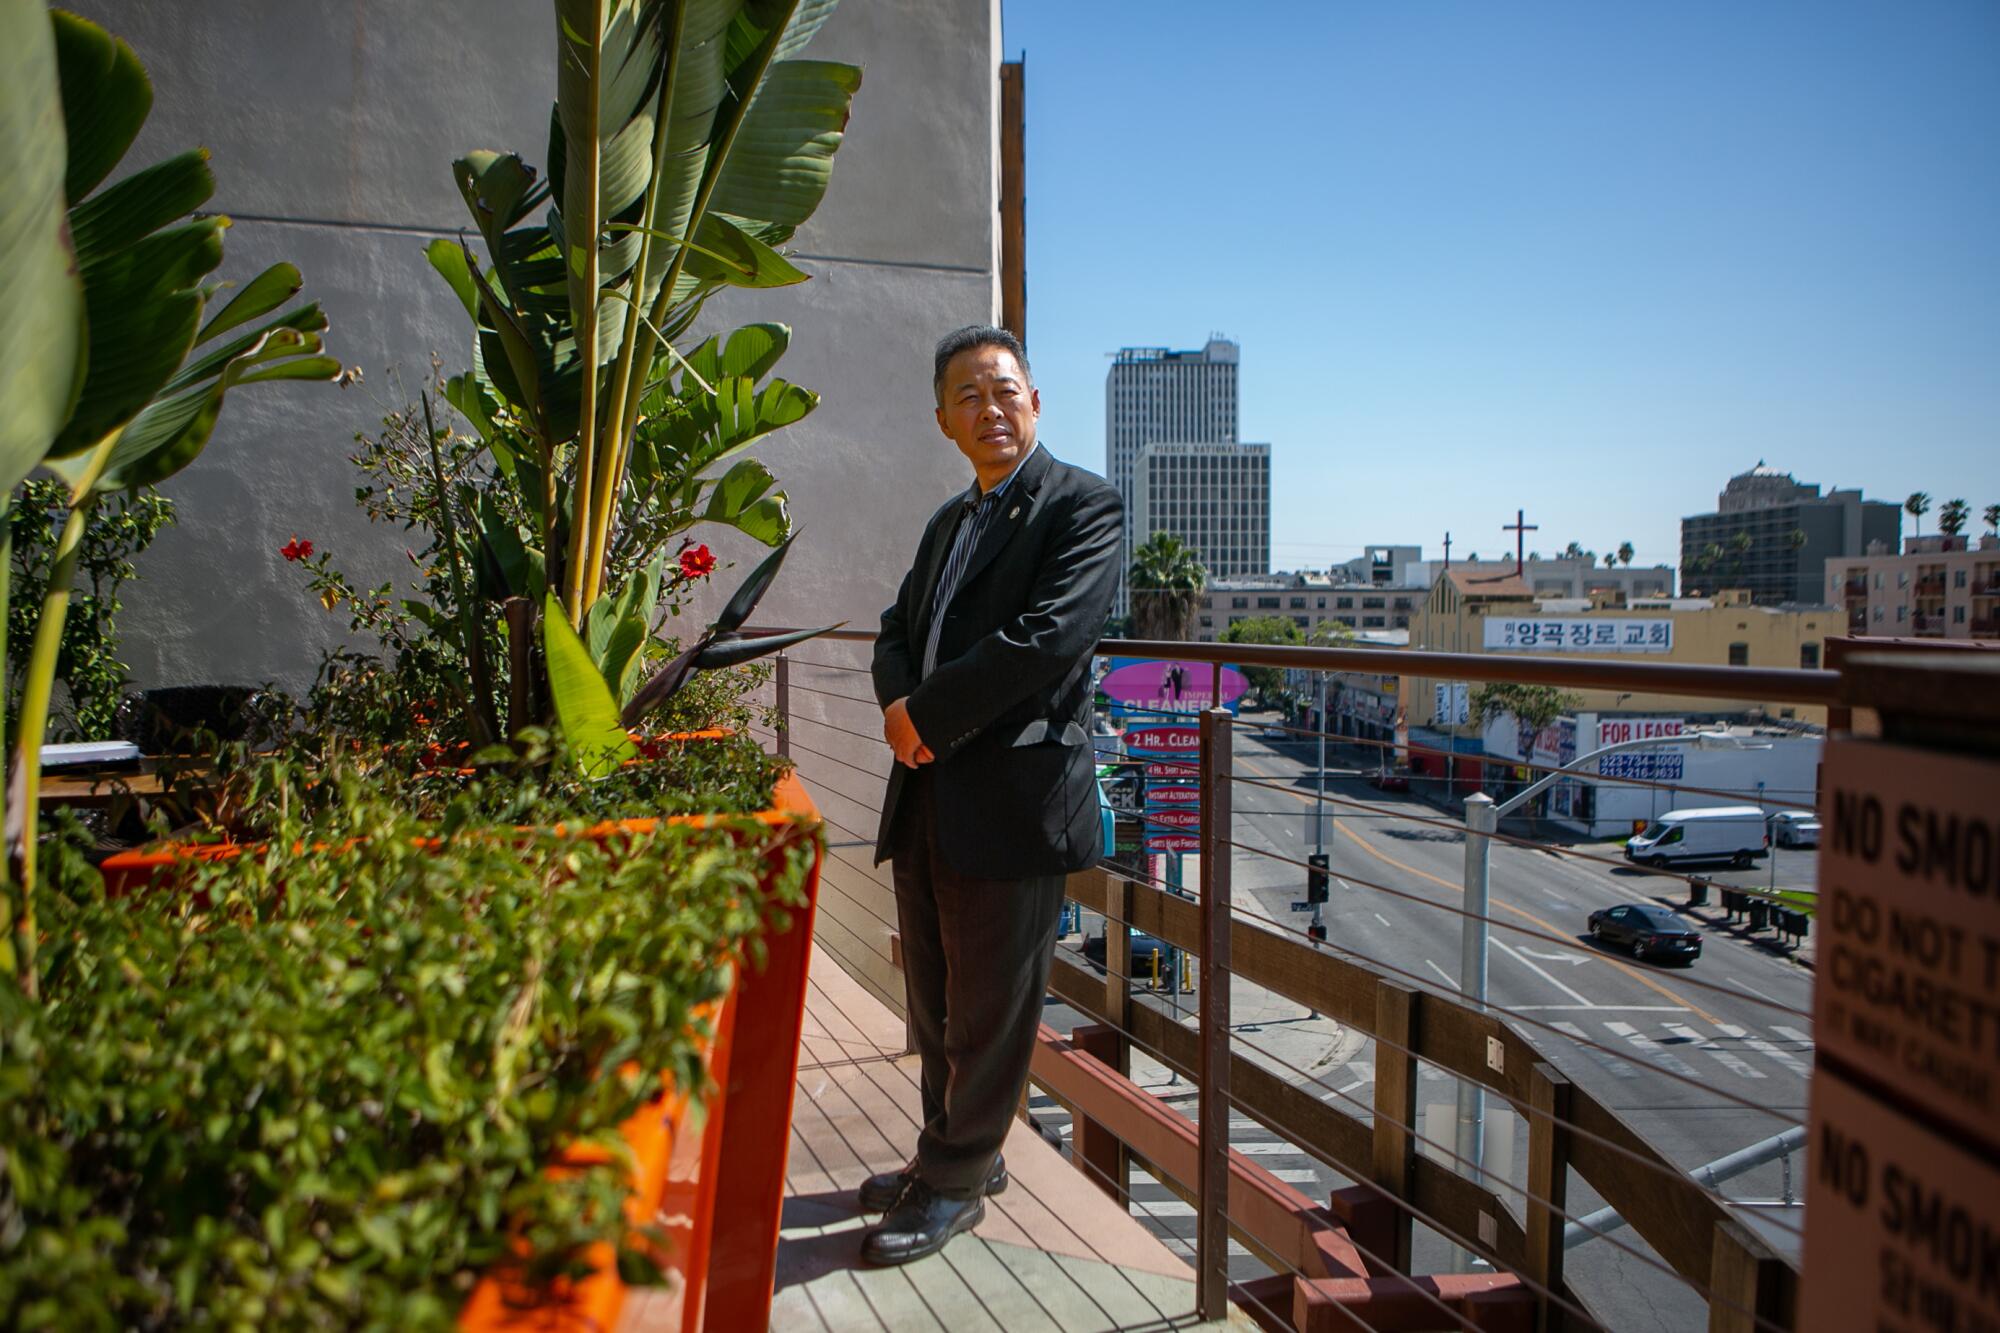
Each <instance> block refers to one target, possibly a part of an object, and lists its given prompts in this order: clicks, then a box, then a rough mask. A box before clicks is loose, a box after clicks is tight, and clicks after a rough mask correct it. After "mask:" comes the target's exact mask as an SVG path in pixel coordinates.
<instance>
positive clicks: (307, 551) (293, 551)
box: [278, 532, 313, 560]
mask: <svg viewBox="0 0 2000 1333" xmlns="http://www.w3.org/2000/svg"><path fill="white" fill-rule="evenodd" d="M312 553H313V544H312V543H311V542H302V541H300V540H299V535H298V534H297V533H296V532H295V533H293V534H292V539H291V540H290V541H288V542H286V543H285V544H284V545H283V546H280V547H279V548H278V554H279V555H281V556H283V557H285V559H287V560H303V559H305V558H306V557H307V556H309V555H311V554H312Z"/></svg>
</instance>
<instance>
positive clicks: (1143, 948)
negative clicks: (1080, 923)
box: [1083, 930, 1167, 981]
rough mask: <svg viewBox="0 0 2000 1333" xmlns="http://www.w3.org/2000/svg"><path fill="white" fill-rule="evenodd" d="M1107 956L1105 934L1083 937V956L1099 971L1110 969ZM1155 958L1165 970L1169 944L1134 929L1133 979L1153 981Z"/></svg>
mask: <svg viewBox="0 0 2000 1333" xmlns="http://www.w3.org/2000/svg"><path fill="white" fill-rule="evenodd" d="M1106 956H1107V950H1106V946H1105V943H1104V936H1103V935H1101V934H1100V935H1086V936H1084V937H1083V958H1084V961H1085V962H1087V963H1089V964H1090V965H1091V966H1092V967H1094V968H1096V969H1097V970H1098V971H1099V972H1105V971H1108V970H1109V969H1108V968H1107V966H1106V962H1105V960H1106ZM1155 958H1157V959H1158V965H1159V967H1160V969H1161V970H1162V972H1164V971H1165V969H1166V967H1167V946H1166V945H1164V944H1162V943H1161V942H1160V941H1158V940H1156V939H1154V938H1153V937H1152V936H1151V935H1148V934H1147V933H1146V932H1145V931H1143V930H1135V931H1133V932H1132V976H1131V980H1133V981H1151V980H1152V979H1153V967H1154V960H1155Z"/></svg>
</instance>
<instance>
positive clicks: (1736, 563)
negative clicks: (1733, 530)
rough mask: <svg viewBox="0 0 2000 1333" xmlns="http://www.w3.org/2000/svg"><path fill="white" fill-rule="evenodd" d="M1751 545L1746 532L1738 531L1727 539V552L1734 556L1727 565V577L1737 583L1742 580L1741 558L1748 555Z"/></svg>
mask: <svg viewBox="0 0 2000 1333" xmlns="http://www.w3.org/2000/svg"><path fill="white" fill-rule="evenodd" d="M1751 545H1752V542H1751V540H1750V534H1749V533H1747V532H1740V531H1739V532H1738V533H1737V534H1736V535H1735V536H1734V537H1731V538H1730V539H1729V550H1730V552H1731V554H1733V555H1734V556H1735V559H1733V560H1731V561H1730V563H1729V577H1730V578H1731V579H1733V580H1735V581H1737V582H1739V583H1740V582H1742V580H1743V557H1744V556H1747V555H1749V554H1750V547H1751Z"/></svg>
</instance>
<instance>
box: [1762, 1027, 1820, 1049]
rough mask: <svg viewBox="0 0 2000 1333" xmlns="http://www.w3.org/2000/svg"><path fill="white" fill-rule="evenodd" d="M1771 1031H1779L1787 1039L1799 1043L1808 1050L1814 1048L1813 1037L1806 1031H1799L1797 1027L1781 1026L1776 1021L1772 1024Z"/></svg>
mask: <svg viewBox="0 0 2000 1333" xmlns="http://www.w3.org/2000/svg"><path fill="white" fill-rule="evenodd" d="M1771 1031H1773V1032H1775V1033H1777V1034H1778V1035H1779V1036H1781V1037H1783V1038H1784V1039H1785V1040H1786V1041H1795V1042H1797V1043H1798V1044H1799V1045H1801V1046H1803V1047H1805V1048H1806V1049H1807V1050H1811V1049H1812V1044H1813V1039H1812V1038H1811V1037H1808V1036H1807V1035H1806V1034H1805V1033H1803V1032H1801V1031H1799V1030H1798V1029H1797V1028H1781V1027H1779V1026H1778V1025H1777V1024H1775V1023H1774V1024H1772V1025H1771Z"/></svg>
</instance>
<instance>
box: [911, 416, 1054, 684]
mask: <svg viewBox="0 0 2000 1333" xmlns="http://www.w3.org/2000/svg"><path fill="white" fill-rule="evenodd" d="M1041 447H1042V446H1041V445H1040V444H1036V445H1035V449H1039V448H1041ZM1034 452H1035V451H1034V449H1030V450H1029V451H1028V453H1027V456H1026V457H1023V458H1022V459H1021V463H1025V462H1027V461H1028V459H1029V458H1032V457H1034ZM1021 463H1016V464H1015V465H1014V470H1013V471H1012V472H1009V473H1008V474H1007V479H1006V480H1005V481H1003V482H1001V483H1000V484H999V485H998V486H995V487H994V488H993V489H992V490H990V491H988V492H986V493H985V494H984V495H968V496H966V497H965V502H964V507H963V509H962V510H961V511H960V513H959V519H958V531H957V533H956V534H955V535H954V536H953V537H952V539H951V552H950V553H949V554H948V555H946V556H945V558H944V569H943V571H942V572H941V573H939V574H938V581H937V592H936V593H935V594H933V595H932V597H931V632H930V634H929V636H928V637H926V638H925V640H924V675H926V676H928V675H930V674H931V672H932V671H934V670H936V668H937V652H938V635H939V633H940V632H942V631H943V629H944V613H945V608H946V607H948V606H950V605H951V599H952V597H953V596H954V595H955V594H956V593H957V592H958V581H959V579H961V578H962V577H964V575H965V566H966V563H967V562H968V561H970V560H971V559H972V553H973V552H974V551H976V550H978V549H979V539H980V538H981V537H983V536H985V535H986V530H987V529H988V528H990V527H992V526H993V521H994V520H995V519H996V518H998V517H999V514H1000V497H1001V496H1003V495H1005V494H1006V493H1007V488H1008V487H1010V486H1012V485H1013V484H1014V478H1015V477H1017V476H1019V475H1020V473H1021ZM978 485H979V483H978V482H974V483H973V487H974V489H977V488H978Z"/></svg>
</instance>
